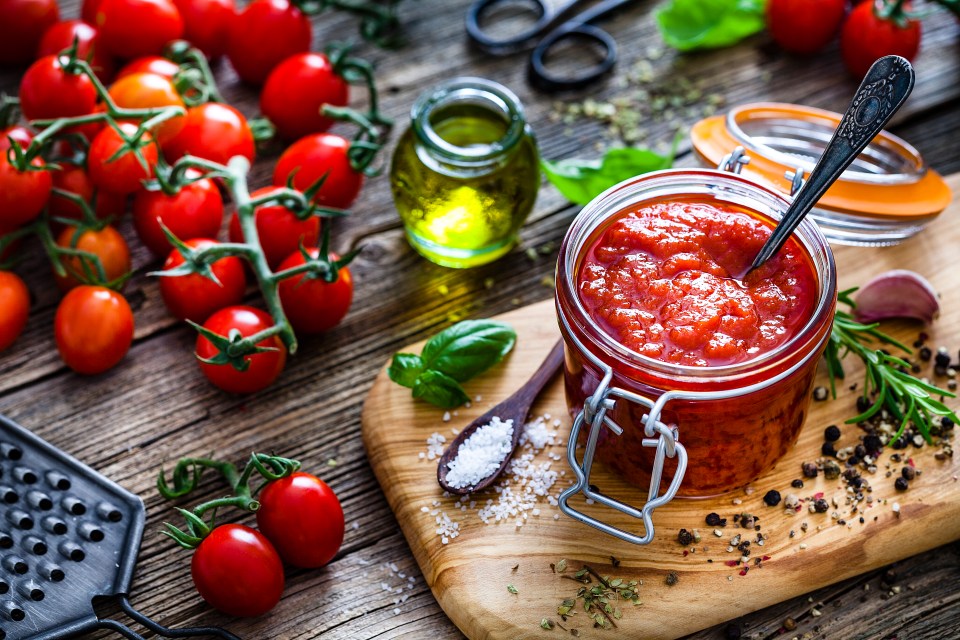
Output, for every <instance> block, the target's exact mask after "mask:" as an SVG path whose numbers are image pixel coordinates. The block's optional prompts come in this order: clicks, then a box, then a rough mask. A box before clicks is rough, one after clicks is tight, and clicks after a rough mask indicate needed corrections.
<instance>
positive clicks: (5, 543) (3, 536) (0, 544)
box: [0, 531, 13, 549]
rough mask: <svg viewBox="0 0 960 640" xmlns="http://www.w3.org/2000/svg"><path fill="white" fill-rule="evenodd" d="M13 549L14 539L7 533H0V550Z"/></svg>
mask: <svg viewBox="0 0 960 640" xmlns="http://www.w3.org/2000/svg"><path fill="white" fill-rule="evenodd" d="M12 547H13V537H12V536H11V535H10V534H9V533H7V532H6V531H0V549H10V548H12Z"/></svg>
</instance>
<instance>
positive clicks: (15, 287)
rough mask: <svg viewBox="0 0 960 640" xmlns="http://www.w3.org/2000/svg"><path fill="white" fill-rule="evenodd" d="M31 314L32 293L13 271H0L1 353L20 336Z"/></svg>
mask: <svg viewBox="0 0 960 640" xmlns="http://www.w3.org/2000/svg"><path fill="white" fill-rule="evenodd" d="M29 313H30V292H29V291H27V285H25V284H23V280H21V279H20V277H19V276H18V275H17V274H15V273H13V272H12V271H0V351H3V350H4V349H6V348H7V347H9V346H10V345H12V344H13V343H14V341H15V340H16V339H17V338H18V337H19V336H20V333H21V332H22V331H23V328H24V327H25V326H27V315H28V314H29Z"/></svg>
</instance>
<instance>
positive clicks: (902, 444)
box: [891, 436, 907, 449]
mask: <svg viewBox="0 0 960 640" xmlns="http://www.w3.org/2000/svg"><path fill="white" fill-rule="evenodd" d="M891 446H892V447H893V448H894V449H906V448H907V439H906V438H904V437H903V436H900V437H899V438H897V439H896V440H894V441H893V444H892V445H891Z"/></svg>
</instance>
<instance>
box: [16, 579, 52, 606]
mask: <svg viewBox="0 0 960 640" xmlns="http://www.w3.org/2000/svg"><path fill="white" fill-rule="evenodd" d="M17 591H18V592H19V593H20V595H22V596H23V597H24V598H27V599H28V600H33V601H34V602H40V601H41V600H43V598H44V596H46V594H45V593H44V592H43V589H42V588H41V587H40V583H39V582H37V581H36V580H33V579H30V580H27V581H25V582H21V583H20V584H19V585H17Z"/></svg>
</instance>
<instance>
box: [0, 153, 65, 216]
mask: <svg viewBox="0 0 960 640" xmlns="http://www.w3.org/2000/svg"><path fill="white" fill-rule="evenodd" d="M30 164H31V165H33V166H35V167H42V166H43V161H42V160H40V158H34V159H33V161H32V162H31V163H30ZM52 187H53V179H52V178H51V177H50V172H49V171H18V170H17V168H16V167H14V166H13V165H11V164H10V159H9V157H8V152H6V151H5V152H2V153H0V227H4V228H7V229H13V228H16V227H19V226H20V225H23V224H26V223H28V222H30V221H31V220H33V219H35V218H36V217H37V216H39V215H40V212H41V211H43V207H44V206H45V205H46V204H47V200H49V199H50V189H51V188H52Z"/></svg>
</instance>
